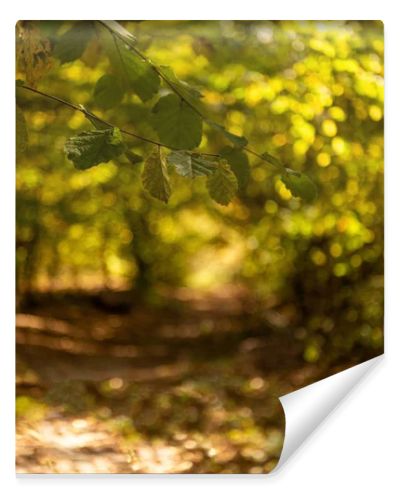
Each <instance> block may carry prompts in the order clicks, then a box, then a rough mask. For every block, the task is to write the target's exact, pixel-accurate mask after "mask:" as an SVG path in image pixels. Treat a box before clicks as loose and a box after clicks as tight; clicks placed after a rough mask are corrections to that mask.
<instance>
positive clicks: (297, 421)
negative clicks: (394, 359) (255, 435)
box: [273, 354, 383, 473]
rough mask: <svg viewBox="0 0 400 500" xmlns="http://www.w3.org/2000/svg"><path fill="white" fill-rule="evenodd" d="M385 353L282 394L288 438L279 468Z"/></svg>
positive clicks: (276, 468)
mask: <svg viewBox="0 0 400 500" xmlns="http://www.w3.org/2000/svg"><path fill="white" fill-rule="evenodd" d="M382 358H383V354H382V355H380V356H377V357H375V358H372V359H370V360H368V361H365V362H364V363H361V364H359V365H356V366H354V367H352V368H348V369H347V370H344V371H342V372H339V373H336V374H335V375H332V376H330V377H327V378H325V379H323V380H320V381H319V382H315V383H314V384H310V385H309V386H307V387H304V388H302V389H299V390H298V391H294V392H292V393H290V394H287V395H285V396H282V397H280V398H279V400H280V402H281V404H282V407H283V410H284V412H285V422H286V424H285V439H284V443H283V449H282V453H281V456H280V459H279V462H278V464H277V466H276V467H275V469H274V471H273V473H276V472H278V470H279V469H281V467H282V466H283V464H285V463H286V462H287V461H288V459H289V458H290V457H291V456H292V455H293V454H294V453H295V452H296V451H297V450H298V448H299V447H300V446H301V445H302V444H303V442H304V441H305V440H306V439H307V438H308V436H310V434H312V432H313V431H314V430H315V429H316V428H317V427H318V426H319V425H320V424H321V423H322V422H323V421H324V420H325V418H326V417H327V416H328V415H329V414H330V413H331V412H332V411H333V410H334V409H335V408H336V406H338V405H339V403H340V402H341V401H342V400H343V399H344V398H345V397H346V396H347V395H348V394H349V392H351V390H352V389H353V388H354V387H355V386H356V385H357V384H358V382H360V380H361V379H363V378H364V377H365V375H366V374H367V373H368V372H369V371H370V370H372V368H374V367H375V366H376V365H377V364H378V363H379V362H380V361H381V359H382Z"/></svg>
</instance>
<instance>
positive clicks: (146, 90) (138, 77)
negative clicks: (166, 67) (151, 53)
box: [99, 26, 160, 101]
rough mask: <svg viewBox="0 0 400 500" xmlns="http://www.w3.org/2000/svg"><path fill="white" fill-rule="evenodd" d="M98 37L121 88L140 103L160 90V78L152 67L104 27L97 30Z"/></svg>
mask: <svg viewBox="0 0 400 500" xmlns="http://www.w3.org/2000/svg"><path fill="white" fill-rule="evenodd" d="M99 37H100V41H101V44H102V45H103V48H104V50H105V51H106V53H107V55H108V58H109V59H110V62H111V64H112V66H113V68H114V71H115V72H116V75H117V76H118V78H119V79H120V85H121V86H122V88H123V89H124V90H127V91H133V92H134V93H135V94H137V95H138V96H139V97H140V99H141V100H142V101H147V100H148V99H151V98H152V97H153V96H154V94H156V93H157V92H158V89H159V88H160V77H159V76H158V75H157V73H156V72H155V70H154V68H153V67H152V65H151V64H150V63H149V62H148V61H145V60H144V59H142V58H141V57H140V56H139V55H138V54H136V53H135V52H133V50H132V49H131V48H129V47H128V46H127V45H126V44H125V43H124V42H123V41H121V39H120V37H118V36H117V35H115V34H114V35H113V34H112V33H110V32H109V31H108V30H107V29H106V28H104V26H100V28H99Z"/></svg>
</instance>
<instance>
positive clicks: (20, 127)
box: [16, 106, 28, 154]
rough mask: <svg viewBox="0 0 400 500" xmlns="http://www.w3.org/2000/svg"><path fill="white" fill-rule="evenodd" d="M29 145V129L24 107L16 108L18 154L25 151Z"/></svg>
mask: <svg viewBox="0 0 400 500" xmlns="http://www.w3.org/2000/svg"><path fill="white" fill-rule="evenodd" d="M27 147H28V131H27V129H26V121H25V116H24V113H23V112H22V109H21V108H20V107H19V106H17V108H16V149H17V154H19V153H23V152H24V151H26V148H27Z"/></svg>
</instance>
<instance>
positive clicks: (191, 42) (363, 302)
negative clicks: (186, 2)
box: [16, 21, 384, 362]
mask: <svg viewBox="0 0 400 500" xmlns="http://www.w3.org/2000/svg"><path fill="white" fill-rule="evenodd" d="M123 24H124V25H125V27H126V28H127V29H128V30H129V31H131V32H132V33H133V34H134V35H135V36H136V38H137V43H138V47H139V48H140V50H142V52H145V53H146V54H147V56H148V57H149V58H150V59H151V60H153V61H155V62H156V63H157V64H162V65H168V66H170V67H171V68H173V70H174V72H175V74H176V75H177V77H179V78H181V79H183V80H185V81H187V82H188V83H190V84H191V85H192V86H193V87H194V88H197V89H199V90H200V91H201V93H202V95H203V103H204V106H205V107H206V108H207V115H208V116H209V117H210V118H211V119H213V120H215V121H217V122H218V123H221V124H223V125H224V126H225V127H226V129H227V130H229V131H230V132H232V133H234V134H237V135H239V136H242V135H243V136H245V137H246V138H247V139H248V140H249V144H250V145H251V148H252V149H253V150H255V151H257V152H258V153H259V154H262V153H264V152H265V151H268V152H269V153H271V154H273V155H274V156H275V157H277V158H279V159H280V160H281V162H282V163H283V164H284V165H285V166H286V167H289V168H291V169H293V170H295V171H298V172H302V173H307V175H308V176H309V177H310V178H311V179H312V180H313V181H314V183H315V184H316V185H317V187H318V192H319V195H318V198H317V199H316V200H314V201H311V202H310V203H305V202H303V201H301V200H299V199H297V198H294V197H292V195H291V193H290V191H289V190H288V189H287V187H285V185H284V184H283V182H282V180H281V179H280V176H279V175H278V174H277V172H276V169H275V168H273V167H272V166H268V165H267V164H266V163H265V162H261V161H260V160H258V159H257V158H254V157H251V158H249V160H250V167H251V174H250V179H249V182H248V184H247V187H245V188H242V189H240V191H239V194H238V195H237V197H236V198H235V200H234V202H233V203H230V205H229V206H227V207H221V206H218V205H216V204H215V202H213V201H212V200H211V199H210V198H209V196H208V195H207V192H206V185H205V179H204V178H201V177H200V178H196V179H193V181H188V179H182V178H180V177H179V176H177V175H173V176H172V184H173V188H174V189H173V193H172V195H171V197H170V199H169V204H168V206H164V205H163V204H162V203H160V202H158V201H156V200H154V199H152V198H151V197H149V196H148V194H146V193H145V192H143V190H142V186H141V181H140V175H141V169H142V166H141V164H140V163H137V164H132V163H131V162H129V161H128V159H124V158H122V157H121V161H118V164H117V163H115V162H113V161H111V162H109V163H103V164H100V165H98V166H96V167H93V168H92V169H90V170H87V171H78V170H76V169H75V168H74V166H73V164H72V163H71V162H70V161H68V160H67V159H66V158H65V156H64V153H63V148H64V144H65V142H66V139H67V138H68V137H71V136H73V135H76V134H77V133H79V132H82V131H87V130H91V129H92V127H91V126H90V123H89V122H88V121H87V120H86V118H85V116H84V115H83V114H82V113H80V112H78V111H74V110H72V109H69V108H68V107H64V106H62V105H60V104H59V103H56V102H53V101H50V100H47V99H45V98H41V97H39V96H37V95H33V94H31V93H29V92H27V91H25V90H24V89H17V100H18V104H19V106H20V108H21V109H22V110H23V113H24V115H25V120H26V124H27V129H28V135H29V145H28V147H26V146H25V142H26V141H25V139H24V141H23V142H24V145H23V147H22V149H21V148H20V151H21V152H20V153H19V154H18V158H17V179H16V182H17V286H18V291H19V292H20V294H21V295H24V294H29V293H33V292H34V291H35V290H43V289H53V290H54V289H66V288H75V289H76V288H77V289H93V288H104V287H108V288H126V287H131V286H133V287H136V288H137V289H138V290H140V291H141V292H143V293H148V292H149V291H150V292H154V291H156V290H157V289H159V288H160V287H170V286H173V287H176V286H184V287H192V288H204V289H211V288H213V287H216V286H219V285H224V284H228V283H238V284H245V285H247V286H248V287H249V289H250V290H252V292H253V294H254V295H255V296H257V297H259V298H260V299H261V300H263V301H266V303H267V304H269V306H270V307H274V308H277V309H278V310H280V311H281V312H284V314H285V316H286V317H287V318H288V322H289V324H290V326H291V327H292V328H293V329H294V330H293V331H294V332H295V335H296V337H297V338H299V339H304V340H305V345H306V347H305V351H304V356H305V359H306V361H309V362H315V361H318V359H319V358H320V356H321V352H325V353H326V354H327V356H329V355H330V353H331V352H333V350H332V347H334V348H335V350H334V352H335V355H336V356H337V355H339V356H340V354H341V353H342V352H347V351H348V350H351V349H353V347H357V346H358V345H361V346H364V347H366V348H372V349H380V348H381V346H382V317H383V93H384V90H383V50H384V45H383V29H382V24H381V23H379V22H345V21H338V22H311V21H310V22H294V21H293V22H290V21H281V22H268V21H241V22H234V21H207V22H205V21H201V22H200V21H145V22H125V23H123ZM34 25H35V30H36V29H37V30H38V31H37V32H36V31H35V36H38V35H37V33H41V34H42V36H44V37H45V39H46V40H47V41H46V42H43V43H42V48H41V51H42V52H41V53H43V54H45V55H44V56H43V59H44V60H43V62H41V64H40V65H38V67H37V68H36V73H40V77H41V78H40V80H39V82H38V88H39V89H40V90H42V91H44V92H47V93H49V94H52V95H55V96H59V97H61V98H64V99H66V100H68V101H70V102H72V103H75V104H77V105H79V104H82V105H84V106H85V107H87V108H88V109H90V110H93V111H94V112H95V113H96V114H98V115H99V116H101V117H102V118H104V119H105V120H107V121H109V122H111V123H113V124H115V125H117V126H120V127H121V128H126V129H129V130H132V131H134V132H135V133H138V134H140V135H143V136H146V137H150V138H152V139H154V140H156V139H157V136H156V134H155V132H154V130H153V128H152V127H151V125H150V122H151V119H150V118H151V107H152V105H153V104H154V103H155V101H156V100H157V99H156V98H152V99H150V101H149V102H146V103H143V102H142V101H141V100H140V99H139V98H138V97H135V96H134V95H129V96H128V95H125V97H124V99H123V100H122V101H121V102H120V103H119V104H118V102H119V100H120V99H119V98H120V95H119V91H118V89H116V95H115V96H114V97H115V102H116V103H117V105H116V106H115V107H113V108H112V109H106V110H105V109H104V106H103V107H99V106H98V105H97V103H96V100H97V98H96V95H97V93H96V91H95V85H96V82H97V81H98V80H99V79H100V78H101V77H102V76H103V75H104V74H106V73H107V70H108V65H109V62H108V59H107V56H106V54H104V53H103V51H102V50H101V47H100V44H99V42H98V40H97V38H96V37H92V38H91V40H90V42H89V44H88V45H87V47H86V48H85V50H84V52H83V53H82V55H81V56H80V58H79V59H76V60H73V61H72V62H68V60H69V57H70V56H69V55H68V54H65V53H64V55H63V60H64V61H65V63H64V64H60V61H59V60H57V59H54V58H52V57H50V56H49V57H48V58H47V54H48V53H50V54H51V50H50V46H51V44H53V45H54V44H56V42H55V40H57V39H59V38H60V37H62V36H63V33H65V32H66V31H67V30H69V29H72V28H71V26H70V23H67V22H50V21H43V22H36V23H34ZM46 37H47V38H46ZM48 40H49V41H48ZM56 46H57V45H56ZM67 48H68V47H67ZM64 52H65V51H64ZM30 76H31V79H32V78H36V77H37V76H38V75H37V74H36V75H30ZM17 78H21V79H26V75H24V74H22V73H21V74H17ZM28 80H29V79H28ZM97 91H98V88H97ZM108 97H109V98H111V97H112V96H108ZM153 101H154V102H153ZM227 146H230V144H229V141H227V139H226V137H224V135H223V134H221V133H219V131H218V130H217V129H215V128H213V127H212V126H209V125H205V126H204V134H203V138H202V142H201V144H200V151H203V152H218V151H221V150H223V148H226V147H227ZM129 147H130V149H131V152H132V153H135V154H137V155H140V156H148V155H149V153H150V152H151V147H150V145H149V144H146V143H143V142H142V141H139V140H134V139H132V140H131V141H130V142H129Z"/></svg>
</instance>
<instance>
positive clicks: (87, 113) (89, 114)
mask: <svg viewBox="0 0 400 500" xmlns="http://www.w3.org/2000/svg"><path fill="white" fill-rule="evenodd" d="M19 88H22V89H25V90H29V91H30V92H34V93H35V94H39V95H41V96H42V97H45V98H47V99H51V100H53V101H56V102H58V103H60V104H63V105H64V106H67V107H69V108H71V109H73V110H75V111H79V112H80V113H83V114H84V115H85V116H86V117H90V118H93V119H94V120H97V121H99V122H100V123H103V124H104V125H107V126H108V127H112V128H114V127H115V125H113V124H112V123H110V122H108V121H106V120H103V118H100V117H99V116H97V115H95V114H94V113H92V112H91V111H88V110H87V109H85V108H84V107H83V106H79V105H77V104H73V103H72V102H68V101H66V100H64V99H61V97H57V96H54V95H51V94H47V93H46V92H42V91H41V90H38V89H35V88H33V87H30V86H29V85H20V86H19ZM118 128H119V127H118ZM119 130H120V131H121V132H122V133H123V134H125V135H129V136H131V137H135V138H136V139H139V140H141V141H144V142H148V143H150V144H154V145H156V146H159V147H163V148H167V149H170V150H173V149H174V148H171V147H170V146H167V145H166V144H163V143H162V142H158V141H153V139H149V138H148V137H143V136H141V135H138V134H135V133H134V132H131V131H129V130H125V129H123V128H120V129H119ZM201 154H203V155H206V156H216V157H219V156H220V155H217V154H213V153H201Z"/></svg>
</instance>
